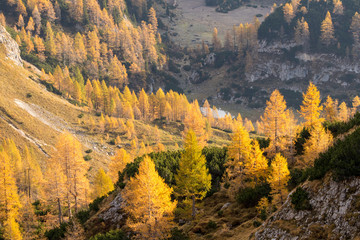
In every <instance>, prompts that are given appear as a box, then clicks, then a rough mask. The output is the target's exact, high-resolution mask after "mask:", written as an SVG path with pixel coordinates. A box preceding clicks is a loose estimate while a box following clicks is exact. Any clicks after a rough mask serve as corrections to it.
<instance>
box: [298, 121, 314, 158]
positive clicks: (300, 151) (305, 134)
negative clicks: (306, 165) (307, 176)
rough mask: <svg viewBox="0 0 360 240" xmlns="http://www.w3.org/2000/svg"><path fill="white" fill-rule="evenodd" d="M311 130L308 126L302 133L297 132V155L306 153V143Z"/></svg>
mask: <svg viewBox="0 0 360 240" xmlns="http://www.w3.org/2000/svg"><path fill="white" fill-rule="evenodd" d="M310 136H311V135H310V132H309V130H308V129H307V128H305V127H304V128H303V129H302V130H301V132H300V133H298V134H297V136H296V139H295V151H296V155H303V154H304V144H305V142H306V140H308V139H309V138H310Z"/></svg>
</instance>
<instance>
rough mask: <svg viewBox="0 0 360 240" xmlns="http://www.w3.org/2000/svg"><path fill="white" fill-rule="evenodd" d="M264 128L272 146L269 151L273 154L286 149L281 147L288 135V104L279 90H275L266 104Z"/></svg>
mask: <svg viewBox="0 0 360 240" xmlns="http://www.w3.org/2000/svg"><path fill="white" fill-rule="evenodd" d="M261 121H262V127H263V129H264V132H265V136H267V137H268V138H269V139H270V146H269V149H268V151H269V152H271V153H278V152H279V151H282V150H283V149H284V146H282V145H281V143H282V141H281V139H282V138H283V137H284V135H285V134H286V121H287V113H286V102H285V100H284V96H283V95H281V93H280V92H279V90H277V89H276V90H275V91H274V92H273V93H272V94H271V96H270V100H269V101H267V102H266V108H265V111H264V115H263V116H262V117H261Z"/></svg>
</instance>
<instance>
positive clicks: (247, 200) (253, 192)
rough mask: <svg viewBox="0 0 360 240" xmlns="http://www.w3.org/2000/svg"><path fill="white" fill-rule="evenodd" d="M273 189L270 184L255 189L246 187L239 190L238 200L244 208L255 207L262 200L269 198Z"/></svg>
mask: <svg viewBox="0 0 360 240" xmlns="http://www.w3.org/2000/svg"><path fill="white" fill-rule="evenodd" d="M270 191H271V188H270V185H269V184H268V183H265V184H261V185H257V186H255V187H254V188H251V187H246V188H242V189H240V190H239V192H238V194H237V196H236V200H237V202H238V203H239V204H242V205H244V207H246V208H249V207H255V206H256V205H257V204H258V202H259V201H260V199H261V198H263V197H268V196H269V194H270Z"/></svg>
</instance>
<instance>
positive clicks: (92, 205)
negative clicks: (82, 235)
mask: <svg viewBox="0 0 360 240" xmlns="http://www.w3.org/2000/svg"><path fill="white" fill-rule="evenodd" d="M104 198H105V196H102V197H98V198H96V199H95V200H94V201H93V202H92V203H90V204H89V210H90V211H95V212H97V211H99V209H100V207H99V205H100V203H101V202H102V201H103V200H104Z"/></svg>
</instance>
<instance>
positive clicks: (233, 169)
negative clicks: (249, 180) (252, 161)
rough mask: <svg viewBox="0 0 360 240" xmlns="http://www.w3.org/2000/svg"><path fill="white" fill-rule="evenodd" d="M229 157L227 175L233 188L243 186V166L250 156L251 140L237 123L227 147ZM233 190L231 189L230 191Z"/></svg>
mask: <svg viewBox="0 0 360 240" xmlns="http://www.w3.org/2000/svg"><path fill="white" fill-rule="evenodd" d="M228 154H229V158H230V159H232V161H229V162H228V163H227V166H228V167H227V170H226V171H227V175H228V177H229V180H230V181H231V182H232V183H233V184H232V185H233V186H234V187H235V188H239V187H243V185H244V183H243V180H244V176H245V173H246V172H245V166H246V163H247V160H248V159H249V158H250V156H251V140H250V137H249V133H248V132H247V131H246V130H245V128H244V127H243V126H242V125H241V124H238V125H237V126H236V128H235V130H234V133H233V134H232V136H231V144H230V146H229V147H228ZM230 192H233V191H230Z"/></svg>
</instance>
